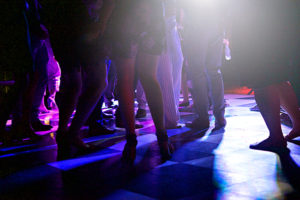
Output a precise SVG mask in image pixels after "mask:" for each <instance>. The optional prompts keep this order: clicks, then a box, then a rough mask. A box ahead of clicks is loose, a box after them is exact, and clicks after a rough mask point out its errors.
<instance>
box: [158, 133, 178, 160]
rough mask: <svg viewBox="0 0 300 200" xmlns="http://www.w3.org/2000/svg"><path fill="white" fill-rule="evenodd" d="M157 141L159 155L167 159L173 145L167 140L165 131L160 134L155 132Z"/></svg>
mask: <svg viewBox="0 0 300 200" xmlns="http://www.w3.org/2000/svg"><path fill="white" fill-rule="evenodd" d="M156 136H157V142H158V146H159V150H160V155H161V158H162V159H163V160H169V159H170V158H171V157H172V153H173V151H174V147H173V145H172V144H171V143H170V142H169V137H168V135H167V132H164V133H162V134H158V133H156Z"/></svg>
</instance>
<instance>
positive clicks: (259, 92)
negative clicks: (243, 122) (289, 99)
mask: <svg viewBox="0 0 300 200" xmlns="http://www.w3.org/2000/svg"><path fill="white" fill-rule="evenodd" d="M255 100H256V103H257V105H258V107H259V110H260V113H261V115H262V117H263V119H264V121H265V123H266V125H267V127H268V129H269V132H270V135H269V137H268V138H267V139H266V140H264V141H262V142H260V143H258V144H255V145H250V148H253V149H261V150H272V149H273V148H277V147H279V148H280V147H286V142H285V141H284V137H283V134H282V130H281V124H280V100H279V94H278V90H277V87H276V85H271V86H267V87H264V88H260V89H255Z"/></svg>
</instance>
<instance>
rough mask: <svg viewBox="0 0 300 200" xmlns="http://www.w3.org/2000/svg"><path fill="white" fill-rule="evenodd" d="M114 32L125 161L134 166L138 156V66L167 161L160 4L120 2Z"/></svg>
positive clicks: (146, 0) (139, 0) (154, 1)
mask: <svg viewBox="0 0 300 200" xmlns="http://www.w3.org/2000/svg"><path fill="white" fill-rule="evenodd" d="M112 31H113V36H114V37H113V40H114V41H113V52H114V54H115V56H116V67H117V77H118V84H117V87H118V93H119V103H120V109H121V114H122V117H123V120H124V121H125V127H126V140H127V142H126V145H125V147H124V150H123V160H124V161H125V162H129V163H133V162H134V160H135V156H136V145H137V139H136V137H137V136H136V133H135V118H134V104H133V103H134V77H135V76H134V75H135V66H136V71H137V73H138V77H139V79H140V81H141V84H142V86H143V88H144V90H145V93H146V98H147V102H148V105H149V108H150V112H151V115H152V118H153V121H154V125H155V128H156V135H157V140H158V144H159V147H160V152H161V155H162V158H164V159H168V158H170V156H171V145H170V144H169V142H168V135H167V132H166V129H165V123H164V111H163V102H162V94H161V89H160V86H159V83H158V80H157V75H156V73H157V66H158V59H159V56H160V55H161V53H162V51H163V48H164V40H163V39H164V33H165V32H164V24H163V10H162V4H161V1H159V0H150V1H149V0H135V1H129V0H128V1H126V0H125V1H120V2H119V3H118V4H117V6H116V9H115V13H114V15H113V20H112ZM120 33H122V34H120Z"/></svg>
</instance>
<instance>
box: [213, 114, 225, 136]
mask: <svg viewBox="0 0 300 200" xmlns="http://www.w3.org/2000/svg"><path fill="white" fill-rule="evenodd" d="M215 119H216V120H215V128H213V130H212V132H213V131H217V130H220V129H223V128H225V126H226V124H227V121H226V119H225V117H223V116H222V117H219V118H215Z"/></svg>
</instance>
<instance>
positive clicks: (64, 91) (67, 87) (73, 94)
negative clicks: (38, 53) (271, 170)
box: [57, 71, 82, 134]
mask: <svg viewBox="0 0 300 200" xmlns="http://www.w3.org/2000/svg"><path fill="white" fill-rule="evenodd" d="M61 78H62V82H61V86H62V87H61V91H60V93H61V99H62V100H61V103H60V104H59V124H58V130H57V132H58V134H60V133H65V132H67V130H68V123H69V121H70V118H71V116H72V114H73V112H74V110H75V108H76V105H77V102H78V98H79V95H80V92H81V88H82V82H81V81H82V80H81V72H80V71H73V72H69V73H62V77H61Z"/></svg>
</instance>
